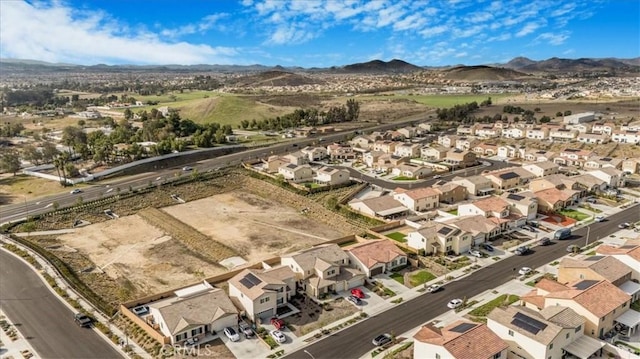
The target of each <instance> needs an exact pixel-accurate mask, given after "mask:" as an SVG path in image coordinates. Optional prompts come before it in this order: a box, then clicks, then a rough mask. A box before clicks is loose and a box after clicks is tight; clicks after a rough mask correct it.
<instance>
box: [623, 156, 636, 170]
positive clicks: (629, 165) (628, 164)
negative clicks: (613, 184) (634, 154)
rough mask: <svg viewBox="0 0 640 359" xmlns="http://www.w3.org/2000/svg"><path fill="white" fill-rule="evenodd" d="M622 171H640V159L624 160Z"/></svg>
mask: <svg viewBox="0 0 640 359" xmlns="http://www.w3.org/2000/svg"><path fill="white" fill-rule="evenodd" d="M622 171H623V172H626V173H640V159H636V158H628V159H626V160H623V161H622Z"/></svg>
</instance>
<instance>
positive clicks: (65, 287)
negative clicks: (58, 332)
mask: <svg viewBox="0 0 640 359" xmlns="http://www.w3.org/2000/svg"><path fill="white" fill-rule="evenodd" d="M0 243H10V244H13V245H15V246H17V247H18V248H20V249H21V250H24V251H27V252H28V253H29V254H30V255H31V256H32V257H33V258H34V259H35V260H36V261H37V262H38V263H39V264H40V265H41V266H42V270H41V271H42V272H44V273H47V274H48V275H50V276H51V277H52V278H54V279H55V281H56V284H57V285H58V286H59V287H60V288H62V289H63V290H65V291H66V292H67V293H68V294H69V298H71V299H75V300H76V301H77V302H78V303H79V304H80V305H81V306H82V307H83V309H85V310H86V311H87V312H89V313H91V314H92V315H93V316H94V317H95V319H96V320H97V321H99V322H101V323H102V324H104V325H105V326H107V327H108V328H110V329H111V331H112V332H113V333H114V334H116V335H117V336H119V337H120V338H125V337H126V335H125V334H124V333H123V332H122V331H121V330H120V329H119V328H117V327H116V326H115V325H111V324H110V323H109V318H107V317H105V316H104V315H103V314H102V313H101V312H100V311H99V310H98V309H96V308H94V307H93V306H91V304H90V303H89V302H88V301H86V300H85V299H84V298H82V297H81V296H80V295H79V294H78V293H76V292H75V291H74V290H73V288H71V287H70V286H69V285H67V283H66V282H65V281H64V280H63V279H62V277H61V276H60V275H59V274H58V272H57V271H56V270H55V268H53V267H52V266H51V265H50V264H49V262H47V261H46V260H45V259H44V258H42V257H40V256H39V255H38V254H37V253H35V252H33V251H31V250H30V249H29V248H27V247H24V246H22V245H21V244H19V243H16V242H14V241H12V240H11V239H10V238H8V237H6V236H2V235H0ZM7 253H10V254H11V255H14V256H15V257H16V258H18V259H20V260H22V261H24V259H22V258H21V257H19V256H17V255H16V254H15V253H13V252H10V251H7ZM25 263H27V262H26V261H25ZM27 264H28V263H27ZM41 271H37V270H35V269H34V272H35V273H36V274H37V275H38V276H39V277H40V279H41V280H42V281H43V282H44V283H47V281H46V280H45V279H44V277H43V276H42V274H41ZM46 287H47V288H48V289H49V291H50V292H51V293H52V294H53V295H55V296H56V297H59V296H58V294H57V293H56V292H55V291H54V290H53V289H52V288H51V287H50V286H49V285H46ZM60 301H61V302H62V303H64V304H65V305H66V306H67V307H68V308H69V310H71V311H73V312H77V309H75V308H74V307H73V306H71V304H69V303H68V302H67V301H66V300H64V299H62V298H60ZM93 330H94V331H95V332H96V333H98V334H99V335H100V336H101V337H102V338H103V339H104V340H105V341H106V342H107V343H109V344H110V345H111V346H112V347H114V348H115V349H116V350H117V351H118V352H119V353H120V354H122V356H123V357H125V358H127V357H129V355H128V354H127V353H126V352H125V351H124V350H123V348H122V347H120V346H119V345H116V344H114V343H113V342H112V341H111V339H110V338H108V337H107V336H106V335H105V334H104V333H103V332H101V331H100V330H99V329H97V328H95V327H94V328H93ZM7 339H8V338H7ZM25 341H26V340H25ZM3 343H5V344H6V343H8V342H5V341H4V339H3ZM129 347H130V348H131V349H132V350H133V353H134V354H137V355H139V356H140V357H142V358H151V356H150V355H149V353H147V352H146V351H145V350H144V349H142V348H141V347H139V346H138V345H137V344H136V343H133V342H132V341H129ZM19 357H20V356H17V358H19ZM3 358H4V356H3Z"/></svg>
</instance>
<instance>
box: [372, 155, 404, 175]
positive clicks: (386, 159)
mask: <svg viewBox="0 0 640 359" xmlns="http://www.w3.org/2000/svg"><path fill="white" fill-rule="evenodd" d="M406 163H409V158H408V157H398V156H394V155H392V154H389V153H385V154H383V155H381V156H380V157H378V163H377V164H376V165H374V168H376V169H380V170H384V171H386V172H389V171H391V170H392V169H394V168H396V167H398V166H400V165H401V164H406Z"/></svg>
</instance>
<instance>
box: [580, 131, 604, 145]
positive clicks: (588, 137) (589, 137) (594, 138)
mask: <svg viewBox="0 0 640 359" xmlns="http://www.w3.org/2000/svg"><path fill="white" fill-rule="evenodd" d="M578 142H582V143H594V144H598V145H601V144H604V143H607V142H609V136H607V135H605V134H600V133H581V134H579V135H578Z"/></svg>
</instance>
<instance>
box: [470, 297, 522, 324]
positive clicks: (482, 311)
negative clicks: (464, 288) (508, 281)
mask: <svg viewBox="0 0 640 359" xmlns="http://www.w3.org/2000/svg"><path fill="white" fill-rule="evenodd" d="M518 300H520V297H519V296H517V295H515V294H502V295H500V296H498V297H496V298H495V299H493V300H491V301H489V302H487V303H485V304H483V305H481V306H479V307H478V308H475V309H473V310H472V311H470V312H469V314H467V315H468V316H469V318H470V319H471V320H473V321H474V322H482V323H485V322H486V321H487V315H488V314H489V313H491V311H492V310H494V309H496V308H498V307H506V306H509V305H511V304H513V303H515V302H517V301H518Z"/></svg>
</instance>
